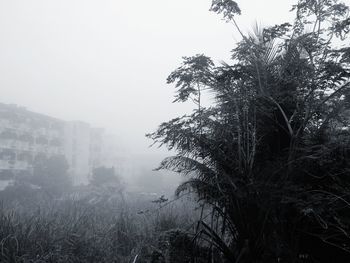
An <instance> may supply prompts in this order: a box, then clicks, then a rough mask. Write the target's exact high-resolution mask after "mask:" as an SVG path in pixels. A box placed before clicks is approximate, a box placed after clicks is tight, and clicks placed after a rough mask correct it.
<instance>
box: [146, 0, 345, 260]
mask: <svg viewBox="0 0 350 263" xmlns="http://www.w3.org/2000/svg"><path fill="white" fill-rule="evenodd" d="M211 10H212V11H214V12H217V13H221V14H223V15H224V18H225V19H226V20H227V21H230V22H233V24H234V25H235V26H236V28H237V29H238V31H239V32H240V33H241V35H242V40H241V41H240V42H239V43H237V45H236V47H235V48H234V49H233V51H232V64H231V65H230V64H225V63H223V64H222V65H220V66H216V67H215V66H214V65H213V64H212V62H211V61H210V59H209V58H206V57H203V56H195V57H194V58H199V57H201V58H203V59H204V58H205V60H206V61H210V62H209V63H207V65H210V67H205V70H201V74H200V75H198V76H199V77H198V78H199V79H195V81H192V79H194V78H192V79H191V81H188V82H185V81H184V79H185V80H186V79H187V76H188V72H196V70H197V69H198V68H200V69H203V63H201V61H203V60H195V59H194V60H193V59H192V60H191V63H188V61H189V59H188V58H185V61H184V64H183V65H188V67H189V69H186V71H184V70H183V65H182V66H181V67H180V68H179V69H177V70H175V71H174V73H172V74H171V75H170V77H169V79H170V80H171V81H170V82H175V83H176V86H177V87H181V88H180V89H178V90H177V95H176V96H175V97H176V100H179V99H178V98H182V99H181V101H186V100H187V99H188V98H190V96H191V95H198V91H196V90H195V89H194V88H193V86H192V85H193V83H200V84H201V87H202V88H204V89H208V90H210V91H211V93H212V94H214V95H215V98H216V102H215V103H214V104H213V105H212V106H211V107H209V108H204V107H202V108H201V110H194V112H193V113H192V114H190V115H185V116H182V117H179V118H175V119H172V120H170V121H168V122H165V123H162V124H161V125H160V126H159V128H158V130H157V131H155V132H154V133H152V134H148V137H150V138H151V139H153V140H154V141H155V142H156V143H159V144H160V145H166V146H167V147H168V149H169V150H175V151H176V152H177V155H176V156H173V157H168V158H166V159H165V160H163V161H162V163H161V164H160V167H159V169H170V170H172V171H175V172H179V173H182V174H184V175H187V176H189V179H188V181H186V182H185V183H183V184H182V185H180V186H179V187H178V190H177V193H180V192H182V191H186V190H188V189H192V190H194V191H196V192H197V194H198V196H199V198H200V200H202V201H204V202H205V203H207V204H210V205H211V207H212V216H211V219H212V220H211V222H208V221H205V220H201V222H200V225H201V228H198V233H197V235H196V236H197V237H203V238H204V239H206V240H209V241H210V242H211V243H212V245H213V246H215V247H216V248H217V249H218V250H219V251H220V252H221V253H222V254H223V255H224V256H225V258H226V259H227V260H228V261H229V262H274V261H278V262H303V261H307V260H308V262H346V261H348V260H349V258H350V238H349V236H350V229H349V226H350V195H349V193H350V192H349V191H350V163H349V162H348V160H349V158H350V133H349V130H348V129H346V127H348V125H349V123H348V122H349V116H346V114H345V113H346V112H347V111H346V109H347V106H346V105H347V99H346V98H347V97H348V94H349V90H350V46H349V43H348V42H346V41H344V40H346V36H347V33H348V32H349V30H350V19H349V17H348V13H349V7H348V6H346V5H345V4H342V3H339V2H338V1H336V0H330V1H323V0H299V1H298V2H297V4H296V5H294V6H293V10H294V12H295V13H296V19H295V22H294V24H293V25H291V24H289V23H284V24H281V25H276V26H272V27H269V28H264V29H259V28H257V29H256V30H255V32H254V34H251V35H244V34H243V33H242V31H241V30H240V29H239V27H238V25H237V23H236V20H235V17H236V15H239V14H240V9H239V7H238V5H237V3H236V2H234V1H231V0H221V1H220V0H214V1H213V4H212V8H211ZM340 43H341V44H342V45H340ZM169 79H168V82H169ZM184 91H185V96H184V93H183V92H184Z"/></svg>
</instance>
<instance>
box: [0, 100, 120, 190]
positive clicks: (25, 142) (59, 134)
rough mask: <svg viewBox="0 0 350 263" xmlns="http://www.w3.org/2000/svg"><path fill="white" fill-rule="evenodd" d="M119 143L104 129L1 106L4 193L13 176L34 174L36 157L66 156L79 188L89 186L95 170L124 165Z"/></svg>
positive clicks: (0, 165) (0, 163)
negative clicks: (41, 155) (102, 167)
mask: <svg viewBox="0 0 350 263" xmlns="http://www.w3.org/2000/svg"><path fill="white" fill-rule="evenodd" d="M116 145H117V143H116V141H115V140H111V137H110V136H107V135H106V134H105V131H104V129H100V128H93V127H91V126H90V125H89V124H88V123H85V122H82V121H63V120H59V119H56V118H52V117H49V116H46V115H43V114H39V113H35V112H31V111H28V110H26V109H25V108H23V107H18V106H16V105H9V104H2V103H0V190H1V188H3V187H4V185H5V186H6V182H9V181H10V180H11V178H13V176H16V175H19V174H28V173H31V172H32V168H33V161H34V158H35V157H36V156H37V155H39V154H43V155H45V156H47V157H50V156H53V155H63V156H64V157H65V158H66V160H67V163H68V165H69V173H70V175H71V176H72V180H73V183H74V184H75V185H80V184H87V183H88V182H89V180H90V178H91V174H92V171H93V169H94V168H97V167H101V166H105V167H118V169H119V170H120V169H121V167H122V166H123V165H122V164H121V162H122V159H121V157H120V155H119V152H118V150H116V149H117V148H118V147H116Z"/></svg>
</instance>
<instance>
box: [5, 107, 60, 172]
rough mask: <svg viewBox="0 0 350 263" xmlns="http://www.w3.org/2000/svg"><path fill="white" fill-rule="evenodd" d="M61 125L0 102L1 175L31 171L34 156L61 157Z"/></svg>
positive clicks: (47, 118)
mask: <svg viewBox="0 0 350 263" xmlns="http://www.w3.org/2000/svg"><path fill="white" fill-rule="evenodd" d="M64 125H65V124H64V122H63V121H61V120H58V119H55V118H51V117H48V116H45V115H42V114H38V113H34V112H30V111H27V110H26V109H24V108H21V107H17V106H16V105H7V104H1V103H0V174H1V175H0V176H2V177H5V178H6V177H10V176H11V175H13V174H18V173H24V172H28V171H29V172H30V171H31V168H32V163H33V160H34V158H35V156H36V155H38V154H44V155H46V156H52V155H62V154H63V143H64Z"/></svg>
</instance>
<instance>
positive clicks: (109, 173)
mask: <svg viewBox="0 0 350 263" xmlns="http://www.w3.org/2000/svg"><path fill="white" fill-rule="evenodd" d="M91 184H92V185H94V186H102V185H110V186H114V187H116V186H118V187H120V184H121V182H120V178H119V177H118V176H117V175H116V173H115V170H114V168H113V167H112V168H107V167H103V166H101V167H97V168H94V169H93V171H92V179H91Z"/></svg>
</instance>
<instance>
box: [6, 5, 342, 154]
mask: <svg viewBox="0 0 350 263" xmlns="http://www.w3.org/2000/svg"><path fill="white" fill-rule="evenodd" d="M348 2H349V1H348ZM210 3H211V1H210V0H148V1H147V0H134V1H130V0H125V1H120V0H0V90H1V93H0V94H1V95H0V102H3V103H14V104H18V105H20V106H24V107H26V108H28V109H30V110H32V111H36V112H40V113H44V114H47V115H50V116H53V117H57V118H61V119H65V120H82V121H85V122H88V123H90V124H92V125H93V126H99V127H105V128H106V129H107V130H109V131H110V132H113V133H116V134H118V135H119V136H120V138H122V140H123V143H124V145H125V146H126V147H130V151H136V152H147V151H148V150H147V146H148V145H149V144H150V141H148V140H147V139H145V137H144V134H145V133H147V132H151V131H153V130H154V129H155V128H156V127H157V125H158V124H160V122H162V121H166V120H168V119H170V118H171V117H175V116H177V115H179V114H182V113H184V112H185V111H186V110H188V109H189V108H190V106H189V105H186V104H177V105H176V104H172V103H171V101H172V100H173V97H172V96H173V95H174V88H173V87H172V86H170V85H166V83H165V80H166V77H167V76H168V74H169V73H170V72H171V71H172V70H174V69H175V68H176V67H177V66H178V65H179V63H180V62H181V57H182V56H191V55H194V54H197V53H204V54H206V55H208V56H210V57H212V58H213V59H214V61H216V62H218V61H221V60H226V61H227V60H228V58H229V52H230V50H231V49H232V48H233V47H234V43H235V41H236V40H237V38H238V34H236V32H235V30H234V28H233V26H232V25H230V24H227V23H225V22H224V21H222V20H221V16H219V15H216V14H214V13H212V12H209V7H210ZM238 3H239V5H240V7H241V9H242V13H243V14H242V16H241V17H238V18H237V21H238V23H239V24H240V25H241V26H242V28H243V29H245V30H250V29H251V28H252V26H253V25H254V24H255V21H258V22H259V23H262V24H263V25H269V24H275V23H280V22H284V21H286V20H290V19H291V18H292V15H291V14H290V13H289V12H288V11H289V10H290V8H291V5H292V4H293V3H295V1H291V0H265V1H262V0H255V1H254V0H242V1H238Z"/></svg>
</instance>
